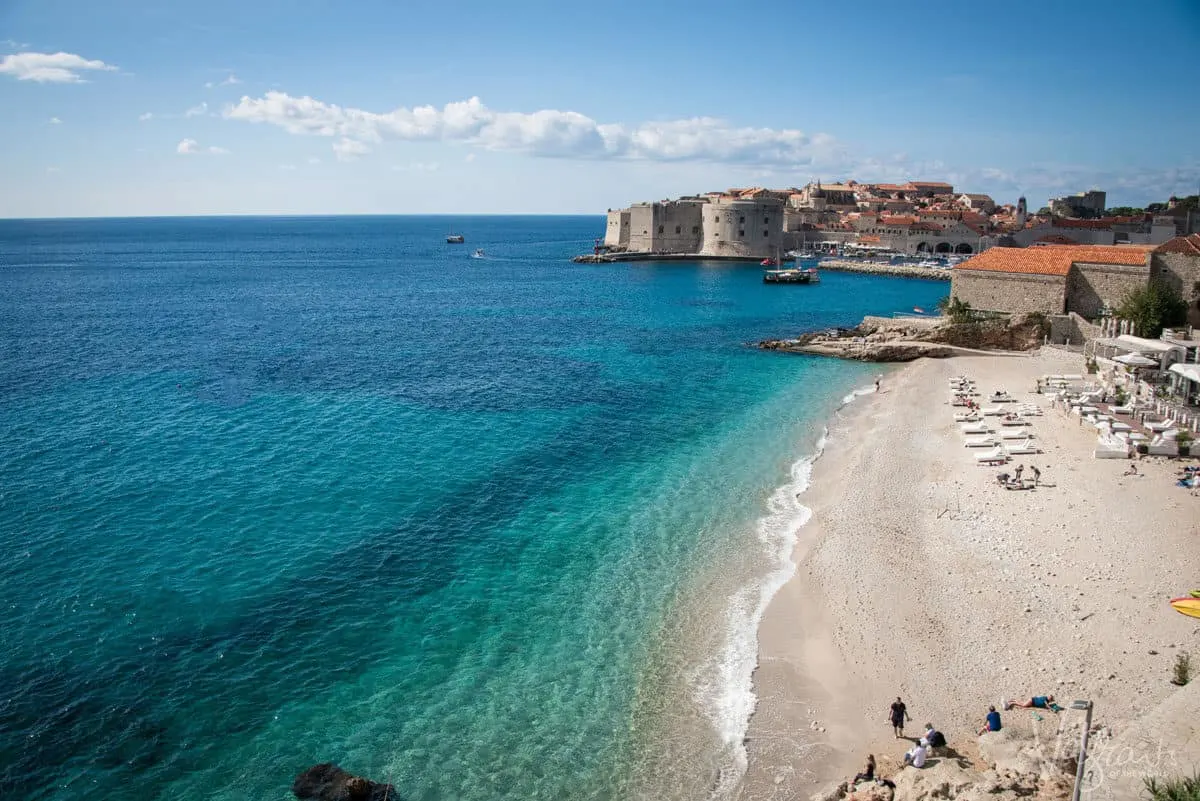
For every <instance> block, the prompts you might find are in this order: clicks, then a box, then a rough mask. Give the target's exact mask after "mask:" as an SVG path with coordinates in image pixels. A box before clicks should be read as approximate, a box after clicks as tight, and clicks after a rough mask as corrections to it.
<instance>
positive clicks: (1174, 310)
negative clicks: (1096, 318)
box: [1117, 281, 1188, 338]
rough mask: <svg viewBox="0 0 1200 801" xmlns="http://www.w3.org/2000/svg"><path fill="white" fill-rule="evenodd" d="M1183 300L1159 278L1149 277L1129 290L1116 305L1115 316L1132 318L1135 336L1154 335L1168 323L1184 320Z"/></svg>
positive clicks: (1185, 315)
mask: <svg viewBox="0 0 1200 801" xmlns="http://www.w3.org/2000/svg"><path fill="white" fill-rule="evenodd" d="M1187 311H1188V308H1187V301H1185V300H1184V299H1183V296H1182V295H1180V294H1179V291H1178V290H1177V289H1175V288H1174V287H1172V286H1171V285H1170V284H1166V283H1164V282H1162V281H1151V282H1149V283H1148V284H1146V285H1145V286H1144V287H1140V288H1139V289H1134V290H1132V291H1131V292H1130V293H1129V294H1127V295H1126V296H1125V298H1124V300H1122V301H1121V305H1120V306H1119V307H1117V317H1119V318H1121V319H1122V320H1132V321H1133V327H1134V330H1135V331H1136V332H1137V335H1138V336H1142V337H1150V338H1154V337H1157V336H1158V335H1159V334H1161V333H1162V330H1163V329H1164V328H1167V327H1168V326H1175V325H1182V324H1183V323H1185V322H1187Z"/></svg>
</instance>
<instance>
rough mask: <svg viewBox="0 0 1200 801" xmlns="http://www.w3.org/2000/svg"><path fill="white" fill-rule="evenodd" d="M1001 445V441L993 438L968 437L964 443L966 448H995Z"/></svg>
mask: <svg viewBox="0 0 1200 801" xmlns="http://www.w3.org/2000/svg"><path fill="white" fill-rule="evenodd" d="M999 444H1000V440H998V439H996V438H995V437H992V436H987V437H968V438H967V441H966V442H964V443H963V446H964V447H966V448H994V447H995V446H997V445H999Z"/></svg>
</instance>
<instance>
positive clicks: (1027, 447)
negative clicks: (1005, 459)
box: [1004, 439, 1041, 456]
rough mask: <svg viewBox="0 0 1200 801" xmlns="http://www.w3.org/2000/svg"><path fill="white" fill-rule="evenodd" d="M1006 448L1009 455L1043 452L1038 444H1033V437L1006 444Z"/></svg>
mask: <svg viewBox="0 0 1200 801" xmlns="http://www.w3.org/2000/svg"><path fill="white" fill-rule="evenodd" d="M1004 450H1005V451H1007V452H1008V455H1009V456H1017V455H1018V454H1022V455H1023V454H1026V453H1041V451H1040V450H1039V449H1038V446H1037V445H1034V444H1033V440H1032V439H1026V440H1023V441H1021V442H1018V443H1015V444H1013V445H1005V446H1004Z"/></svg>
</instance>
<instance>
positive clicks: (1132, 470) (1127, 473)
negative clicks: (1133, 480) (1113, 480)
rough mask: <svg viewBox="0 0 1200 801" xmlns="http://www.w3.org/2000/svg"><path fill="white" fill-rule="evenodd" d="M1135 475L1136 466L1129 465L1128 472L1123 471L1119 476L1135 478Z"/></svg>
mask: <svg viewBox="0 0 1200 801" xmlns="http://www.w3.org/2000/svg"><path fill="white" fill-rule="evenodd" d="M1137 474H1138V471H1137V465H1136V464H1131V465H1129V469H1128V470H1126V471H1125V472H1124V473H1122V474H1121V475H1123V476H1136V475H1137Z"/></svg>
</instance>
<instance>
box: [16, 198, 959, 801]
mask: <svg viewBox="0 0 1200 801" xmlns="http://www.w3.org/2000/svg"><path fill="white" fill-rule="evenodd" d="M454 224H455V225H456V226H457V227H459V228H461V229H462V230H463V231H464V233H465V234H466V235H467V237H468V242H467V245H466V246H465V247H464V246H460V247H457V248H456V247H453V246H447V245H445V244H443V242H442V235H443V234H444V232H445V230H446V228H447V221H446V220H444V219H436V218H425V219H422V218H328V219H321V218H297V219H281V218H260V219H163V220H153V219H149V220H95V221H91V220H76V221H0V290H2V291H0V298H2V301H0V302H2V303H3V312H4V313H3V314H2V315H0V336H2V341H3V345H4V347H3V349H2V351H0V542H2V544H3V546H4V550H5V553H6V554H7V558H6V559H5V560H3V562H2V563H0V604H2V606H3V609H4V611H5V614H6V617H7V619H6V622H5V625H4V626H3V627H0V796H3V797H22V798H30V799H68V798H71V799H76V798H88V799H117V798H121V799H124V798H129V797H132V796H133V795H136V796H137V797H139V798H151V799H159V798H161V799H179V798H196V799H201V798H204V799H208V798H213V799H229V800H230V801H232V799H246V798H256V799H260V798H261V799H284V798H288V797H290V794H289V788H290V784H291V780H292V778H293V776H294V775H295V774H296V773H297V772H298V771H300V770H301V769H303V768H304V767H307V766H308V765H310V764H312V763H315V762H320V761H327V760H332V761H337V762H339V763H340V764H342V765H344V766H345V767H347V768H349V769H351V770H354V771H356V772H361V773H364V774H367V775H370V776H372V777H373V778H376V779H386V780H389V781H393V782H395V783H396V784H397V785H398V786H399V788H400V789H401V791H402V794H403V796H404V797H406V798H413V799H450V798H454V799H484V798H496V797H500V796H506V797H507V796H513V797H517V796H519V797H525V798H545V799H559V798H566V797H571V798H596V799H619V798H631V797H638V796H643V795H655V796H657V797H679V798H692V797H704V796H706V795H709V794H711V793H713V792H714V788H716V789H717V790H718V791H719V790H720V789H721V788H722V787H725V786H726V785H727V783H728V782H729V781H730V780H731V779H730V777H733V779H736V775H737V762H738V748H739V746H738V743H739V742H740V736H739V732H740V730H741V729H740V728H739V727H744V723H745V720H744V718H745V714H747V711H748V710H747V703H749V702H750V701H751V700H752V699H749V697H748V695H747V693H748V689H749V685H748V680H749V674H748V670H749V666H750V665H752V656H753V622H754V620H755V609H756V607H757V605H758V604H759V601H760V600H761V599H762V598H765V597H766V596H767V595H769V591H770V588H771V586H772V582H773V581H775V580H776V579H777V578H778V577H779V576H780V575H781V572H780V571H781V570H782V569H783V567H782V563H781V561H780V560H781V554H782V553H784V552H785V551H786V548H785V546H786V544H787V542H788V537H789V536H790V532H791V531H793V530H794V528H795V526H796V525H798V524H799V523H800V522H802V519H803V508H802V507H800V506H799V504H798V503H796V502H795V501H794V492H789V491H788V490H789V489H790V488H802V486H803V480H804V462H803V461H801V462H800V463H799V464H797V460H799V459H802V457H803V456H805V455H806V454H811V453H812V452H813V449H814V448H815V447H816V445H817V442H818V439H819V437H820V434H821V428H822V422H823V420H824V419H825V418H826V417H827V416H828V414H829V413H830V411H831V410H832V409H833V408H834V407H835V406H836V405H837V404H838V403H839V402H840V399H841V398H842V397H843V396H844V395H846V393H847V392H849V391H851V390H852V389H853V388H854V387H856V386H861V385H863V384H865V383H868V382H869V378H870V377H871V376H872V375H873V374H874V373H875V372H877V370H872V369H871V368H869V367H866V366H863V365H857V364H849V363H841V362H833V361H821V360H815V359H807V358H803V357H788V356H782V355H779V354H766V353H761V352H758V351H756V350H754V349H751V348H747V347H745V343H746V342H749V341H752V340H755V339H759V338H763V337H767V336H772V335H778V334H781V333H790V332H794V331H797V330H801V329H805V328H813V327H818V326H825V325H833V324H849V323H853V322H856V321H857V320H858V318H860V317H861V316H862V315H863V314H864V313H889V312H892V311H904V310H908V309H910V308H911V307H912V306H925V307H928V306H929V305H931V304H932V303H934V302H935V301H936V300H937V298H938V297H940V296H941V295H942V294H944V291H945V287H944V285H942V284H937V283H927V282H919V281H904V280H900V279H888V278H875V277H867V276H851V275H842V274H836V273H828V274H826V275H825V276H824V279H823V282H822V283H821V284H820V285H818V286H811V287H786V286H785V287H778V286H771V287H766V286H764V285H762V283H761V281H760V280H759V274H758V270H757V269H756V268H753V267H746V266H734V265H697V264H655V265H597V266H584V265H572V264H569V263H567V262H566V257H568V256H569V255H571V254H573V253H575V252H580V251H583V250H586V249H587V248H588V247H590V243H591V238H592V237H593V236H595V235H597V234H598V233H599V232H601V231H602V229H603V220H602V219H600V218H536V217H530V218H468V219H463V220H456V221H454ZM475 247H482V248H485V249H486V251H487V252H488V253H489V257H488V258H485V259H471V258H470V257H469V251H470V250H471V249H473V248H475ZM772 577H774V578H772ZM747 660H751V661H747Z"/></svg>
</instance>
